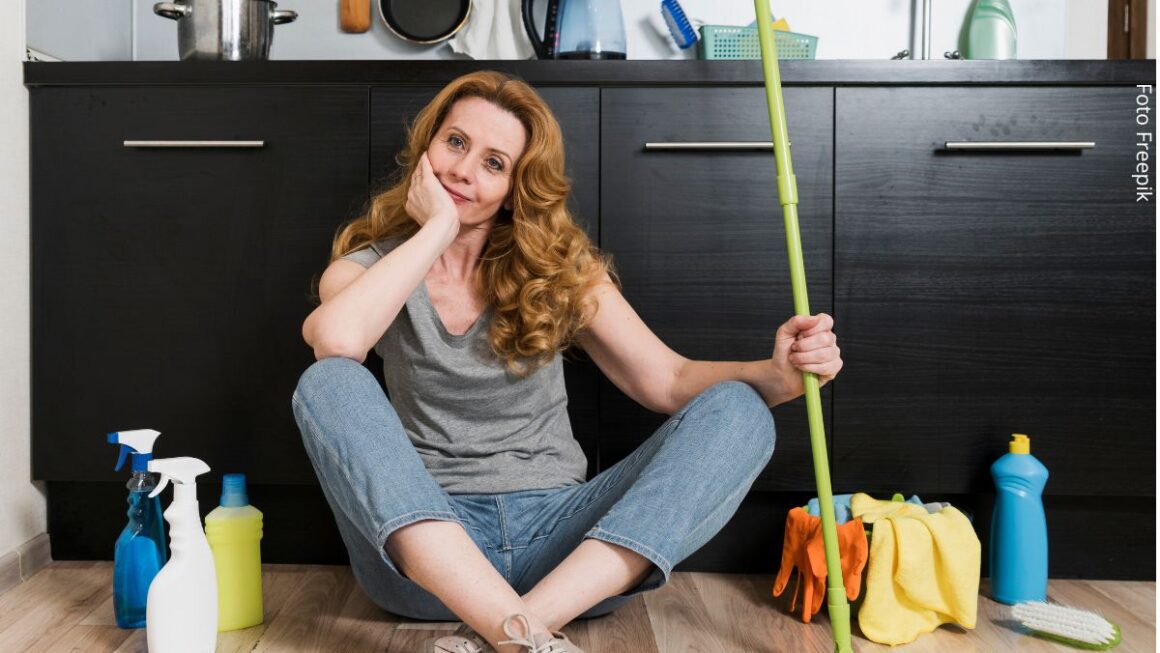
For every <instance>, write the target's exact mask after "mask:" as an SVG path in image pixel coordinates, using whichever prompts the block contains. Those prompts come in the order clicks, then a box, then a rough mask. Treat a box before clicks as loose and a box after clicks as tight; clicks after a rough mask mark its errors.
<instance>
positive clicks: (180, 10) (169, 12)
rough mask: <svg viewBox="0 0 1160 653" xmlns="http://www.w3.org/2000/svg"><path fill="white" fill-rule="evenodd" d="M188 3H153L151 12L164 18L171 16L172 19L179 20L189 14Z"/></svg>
mask: <svg viewBox="0 0 1160 653" xmlns="http://www.w3.org/2000/svg"><path fill="white" fill-rule="evenodd" d="M189 11H190V9H189V5H183V4H179V3H176V2H158V3H157V4H155V5H153V13H155V14H157V15H158V16H164V17H165V18H172V19H173V20H181V19H182V18H185V17H186V16H188V15H189Z"/></svg>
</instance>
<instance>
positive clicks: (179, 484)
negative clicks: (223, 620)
mask: <svg viewBox="0 0 1160 653" xmlns="http://www.w3.org/2000/svg"><path fill="white" fill-rule="evenodd" d="M149 471H151V472H155V473H157V474H160V475H161V480H160V482H158V483H157V488H156V489H155V490H153V492H152V494H150V495H149V496H151V497H152V496H156V495H157V494H158V493H160V492H161V490H163V489H165V486H166V484H168V483H169V481H170V480H172V481H173V503H171V504H169V508H167V509H166V510H165V520H166V521H168V522H169V549H170V551H171V553H172V557H171V558H170V559H169V562H168V563H166V565H165V566H164V567H162V568H161V571H160V572H158V574H157V576H156V577H155V578H154V579H153V584H152V585H150V586H149V599H148V601H147V603H146V608H145V633H146V639H147V640H148V643H149V653H213V650H214V648H215V647H216V646H217V618H218V606H217V576H216V574H215V571H214V564H213V553H212V552H211V551H210V548H209V541H208V540H206V539H205V531H203V530H202V528H201V515H200V514H199V513H198V510H197V477H198V476H199V475H201V474H204V473H206V472H208V471H209V465H206V464H205V463H204V462H202V461H200V460H198V459H197V458H188V457H183V458H162V459H159V460H151V461H149Z"/></svg>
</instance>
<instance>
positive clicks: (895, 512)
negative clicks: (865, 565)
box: [850, 493, 982, 646]
mask: <svg viewBox="0 0 1160 653" xmlns="http://www.w3.org/2000/svg"><path fill="white" fill-rule="evenodd" d="M850 510H851V513H852V514H853V516H854V517H861V518H862V521H863V522H864V523H866V524H874V526H873V532H872V534H871V536H870V565H869V569H868V570H867V575H866V593H865V598H864V600H863V603H862V608H861V610H859V611H858V625H859V626H861V628H862V634H863V635H865V636H866V637H867V638H869V639H871V640H873V641H875V642H878V643H879V644H890V645H892V646H893V645H896V644H906V643H907V642H912V641H914V640H915V639H916V638H917V637H918V636H919V635H921V634H923V633H929V632H930V631H932V630H934V629H935V628H938V627H939V626H940V625H941V624H944V623H950V622H954V623H958V624H959V625H960V626H962V627H964V628H974V627H975V617H976V615H977V612H978V607H979V573H980V555H981V548H982V547H981V546H980V544H979V537H978V536H977V535H975V530H974V529H973V528H972V527H971V523H970V522H969V521H968V520H967V518H966V516H964V515H963V513H961V512H959V511H958V510H957V509H955V508H954V507H951V506H948V507H946V508H943V509H942V510H940V511H938V512H936V513H928V512H927V510H926V508H924V507H922V506H919V505H915V504H913V503H903V502H900V501H879V500H877V499H874V498H873V497H871V496H869V495H867V494H863V493H858V494H855V495H854V496H853V497H851V499H850Z"/></svg>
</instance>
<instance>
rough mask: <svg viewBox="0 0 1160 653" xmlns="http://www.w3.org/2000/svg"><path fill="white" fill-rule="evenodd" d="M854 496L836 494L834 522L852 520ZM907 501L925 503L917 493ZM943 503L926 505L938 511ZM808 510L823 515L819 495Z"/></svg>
mask: <svg viewBox="0 0 1160 653" xmlns="http://www.w3.org/2000/svg"><path fill="white" fill-rule="evenodd" d="M852 496H854V495H853V494H835V495H834V523H835V524H845V523H846V522H848V521H850V519H852V515H851V513H850V497H852ZM906 502H907V503H916V504H918V505H920V506H921V505H924V504H923V503H922V499H919V498H918V495H915V494H912V495H910V498H909V499H907V500H906ZM936 505H937V508H936V509H932V506H936ZM943 505H944V504H930V505H928V506H926V509H927V510H928V511H929V512H937V511H938V508H941V507H943ZM945 505H948V506H949V505H950V504H949V503H948V504H945ZM806 512H808V513H809V514H811V515H813V516H814V517H821V516H822V504H821V502H820V501H818V498H817V497H814V498H812V499H810V502H809V504H807V505H806Z"/></svg>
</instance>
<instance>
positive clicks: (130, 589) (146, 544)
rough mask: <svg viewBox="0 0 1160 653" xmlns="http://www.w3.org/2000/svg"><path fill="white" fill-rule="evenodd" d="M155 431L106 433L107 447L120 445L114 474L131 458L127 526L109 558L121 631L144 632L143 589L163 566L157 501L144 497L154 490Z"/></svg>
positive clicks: (146, 595)
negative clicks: (108, 445) (133, 630)
mask: <svg viewBox="0 0 1160 653" xmlns="http://www.w3.org/2000/svg"><path fill="white" fill-rule="evenodd" d="M159 435H161V434H160V433H159V432H157V431H154V430H152V429H138V430H135V431H117V432H114V433H109V434H108V440H109V443H110V444H119V445H121V455H120V457H119V458H118V459H117V466H116V468H115V470H116V471H120V470H121V467H122V466H124V464H125V457H126V456H132V458H133V463H132V467H131V469H132V472H133V473H132V476H130V477H129V482H128V483H127V484H126V485H125V487H127V488H128V489H129V498H128V501H127V502H128V504H129V513H128V514H129V523H128V524H127V525H126V526H125V529H124V530H123V531H121V535H120V537H118V538H117V544H116V547H115V549H114V553H113V615H114V616H115V617H116V619H117V626H119V627H121V628H144V627H145V607H146V601H147V599H148V598H149V584H150V583H152V582H153V577H154V576H156V575H157V572H158V571H160V570H161V567H162V566H164V565H165V560H166V557H167V556H166V548H165V530H164V529H165V524H164V522H163V520H162V517H161V500H160V499H159V498H157V497H153V498H150V497H149V493H150V492H152V491H153V489H154V488H155V487H157V481H156V480H155V479H154V478H153V474H151V473H149V461H150V460H152V459H153V443H154V441H156V440H157V436H159Z"/></svg>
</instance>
